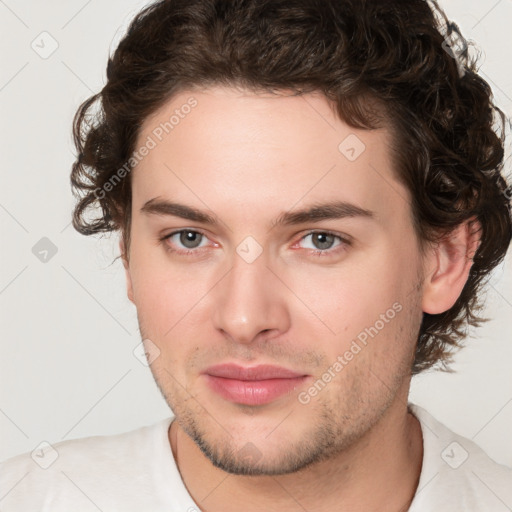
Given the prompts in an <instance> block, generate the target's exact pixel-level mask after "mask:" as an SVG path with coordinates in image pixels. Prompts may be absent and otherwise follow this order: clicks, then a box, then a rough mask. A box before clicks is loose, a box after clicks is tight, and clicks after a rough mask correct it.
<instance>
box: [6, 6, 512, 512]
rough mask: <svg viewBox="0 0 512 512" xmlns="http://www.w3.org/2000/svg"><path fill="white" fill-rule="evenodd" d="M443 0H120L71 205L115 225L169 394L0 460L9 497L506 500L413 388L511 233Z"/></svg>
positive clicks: (472, 449) (487, 120)
mask: <svg viewBox="0 0 512 512" xmlns="http://www.w3.org/2000/svg"><path fill="white" fill-rule="evenodd" d="M440 12H441V11H439V10H438V11H437V14H439V13H440ZM437 19H438V18H436V17H435V15H434V13H433V11H432V10H431V8H430V7H429V5H428V4H427V3H425V2H424V1H423V0H412V1H411V0H408V1H389V2H377V1H368V2H360V1H355V0H353V1H349V0H322V1H316V0H293V1H290V0H286V1H284V0H238V1H233V2H222V1H216V0H186V1H185V0H169V1H161V2H157V3H155V4H153V5H151V6H149V7H147V8H146V9H145V10H144V11H142V12H141V13H140V14H139V15H138V16H137V17H136V19H135V20H134V21H133V23H132V24H131V26H130V28H129V30H128V33H127V35H126V36H125V38H124V39H123V40H122V41H121V43H120V44H119V47H118V48H117V50H116V52H115V54H114V55H113V57H112V58H111V60H109V64H108V70H107V78H108V82H107V84H106V86H105V87H104V89H103V90H102V91H101V92H100V93H99V94H98V95H96V96H94V97H92V98H90V99H89V100H88V101H87V102H85V103H84V104H83V105H82V106H81V108H80V110H79V111H78V113H77V116H76V119H75V141H76V144H77V149H78V154H79V156H78V159H77V161H76V163H75V165H74V168H73V171H72V184H73V187H74V190H75V192H76V193H77V195H78V196H79V202H78V204H77V208H76V210H75V216H74V224H75V227H76V228H77V229H78V230H79V231H80V232H82V233H84V234H92V233H97V232H101V231H115V230H119V231H120V233H121V241H120V252H121V256H122V259H123V263H124V266H125V269H126V277H127V291H128V297H129V299H130V300H131V301H132V302H133V303H134V304H135V305H136V307H137V314H138V321H139V326H140V330H141V334H142V338H143V342H144V345H145V348H146V353H147V357H148V361H149V362H150V363H151V370H152V373H153V375H154V377H155V380H156V382H157V384H158V386H159V388H160V390H161V392H162V394H163V396H164V398H165V399H166V401H167V402H168V404H169V406H170V407H171V409H172V411H173V414H174V415H173V417H172V418H170V419H169V420H165V421H163V422H161V423H159V424H157V425H154V426H151V427H145V428H142V429H139V430H137V431H134V432H129V433H126V434H122V435H118V436H111V437H96V438H88V439H83V440H76V441H67V442H64V443H59V444H57V445H55V447H54V448H55V449H56V450H57V451H58V452H59V458H58V459H57V460H56V461H55V462H54V463H53V464H51V465H50V466H49V467H47V468H46V469H42V468H36V467H34V464H33V462H32V461H31V459H30V457H28V456H26V455H25V456H19V457H16V458H14V459H11V460H10V461H8V462H6V463H5V464H4V465H3V467H2V480H1V483H2V492H3V493H4V494H5V492H7V491H8V494H7V495H6V496H5V498H4V500H3V501H2V502H1V504H2V510H5V511H9V510H51V511H56V510H74V511H82V510H84V511H85V510H103V511H110V510H119V511H131V510H133V511H135V510H137V511H142V510H143V511H160V510H162V511H163V510H167V511H169V510H173V511H198V510H204V511H222V512H229V511H239V510H244V511H254V510H258V511H261V510H265V511H272V510H280V511H288V510H290V511H292V510H294V511H295V510H306V511H324V510H354V511H383V512H384V511H389V512H391V511H393V512H398V511H406V510H409V511H413V512H420V511H427V510H428V511H430V510H435V511H455V510H464V511H481V510H491V511H505V510H511V509H512V485H511V484H512V470H510V469H509V468H506V467H504V466H500V465H498V464H496V463H494V462H493V461H492V460H491V459H490V458H488V457H487V456H486V455H485V454H484V453H483V452H482V451H481V450H480V449H479V448H478V447H477V446H476V445H474V444H473V443H472V442H471V441H469V440H467V439H464V438H462V437H460V436H457V435H456V434H454V433H452V432H450V431H449V430H448V429H447V428H446V427H444V426H443V425H441V424H440V423H438V422H437V421H436V420H435V419H434V418H432V417H431V416H430V415H429V414H428V413H427V412H426V411H424V410H422V409H421V408H419V407H417V406H415V405H413V404H409V403H408V392H409V385H410V380H411V376H412V374H414V373H418V372H420V371H423V370H425V369H427V368H430V367H432V366H435V365H440V366H443V365H446V364H447V363H448V362H449V359H450V354H451V352H452V350H453V349H454V348H456V347H457V346H458V345H459V343H460V341H461V339H462V338H463V337H464V329H465V327H467V325H475V324H477V323H478V310H479V305H480V301H479V298H480V294H479V293H480V289H481V283H482V280H483V279H484V278H485V276H487V275H488V273H489V272H490V271H491V270H492V269H493V268H494V267H495V266H496V264H497V263H499V262H500V261H501V260H502V259H503V257H504V255H505V253H506V250H507V248H508V246H509V244H510V240H511V236H512V225H511V217H510V194H509V189H507V186H506V183H505V181H504V179H503V177H502V175H501V171H502V167H503V140H502V138H501V137H500V134H499V133H498V132H497V131H495V129H494V128H495V125H494V124H493V122H494V121H496V120H499V119H500V116H499V114H500V111H499V110H498V109H497V108H496V107H495V106H494V105H493V103H492V101H491V98H490V90H489V88H488V86H487V85H486V83H485V82H484V81H483V80H482V79H481V78H480V77H479V76H478V74H477V73H476V71H475V65H474V63H472V62H470V60H469V57H468V54H467V51H466V50H463V51H462V52H459V51H455V49H454V48H455V46H456V43H457V41H459V42H460V41H463V39H462V38H461V36H460V34H458V31H457V30H456V28H454V27H453V26H452V25H446V23H445V24H444V25H443V24H442V23H441V22H440V21H436V20H437ZM441 19H442V18H441ZM443 27H444V29H446V28H447V27H448V31H449V32H450V31H451V36H452V45H450V44H448V43H447V41H450V39H446V35H445V34H443V33H442V29H443ZM456 36H458V37H459V39H458V40H456V39H455V37H456ZM98 101H99V102H100V104H101V107H102V110H101V111H100V112H99V113H98V114H97V115H96V116H95V117H94V118H93V119H92V121H91V119H90V117H91V112H92V111H93V108H94V106H95V105H96V103H97V102H98ZM493 113H494V114H496V115H493ZM501 120H502V118H501ZM95 206H99V207H100V213H99V216H96V217H95V218H90V217H88V216H87V214H88V212H89V211H90V209H91V207H95ZM96 215H98V213H97V212H96ZM45 456H46V454H45V453H44V452H43V453H41V458H42V459H44V458H45Z"/></svg>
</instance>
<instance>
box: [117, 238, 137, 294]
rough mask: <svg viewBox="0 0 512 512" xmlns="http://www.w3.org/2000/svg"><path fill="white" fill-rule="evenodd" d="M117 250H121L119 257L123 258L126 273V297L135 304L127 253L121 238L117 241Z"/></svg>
mask: <svg viewBox="0 0 512 512" xmlns="http://www.w3.org/2000/svg"><path fill="white" fill-rule="evenodd" d="M119 251H120V252H121V259H122V260H123V266H124V271H125V275H126V294H127V295H128V299H130V301H131V302H133V303H134V304H135V302H134V300H133V286H132V276H131V273H130V263H129V259H128V253H127V252H126V246H125V243H124V240H123V239H122V238H121V240H120V241H119Z"/></svg>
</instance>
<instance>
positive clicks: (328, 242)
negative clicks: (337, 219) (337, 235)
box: [315, 233, 334, 249]
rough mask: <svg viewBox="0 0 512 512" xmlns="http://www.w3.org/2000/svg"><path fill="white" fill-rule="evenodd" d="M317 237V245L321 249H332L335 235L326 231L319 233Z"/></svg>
mask: <svg viewBox="0 0 512 512" xmlns="http://www.w3.org/2000/svg"><path fill="white" fill-rule="evenodd" d="M315 237H316V245H317V247H318V248H319V249H330V247H331V246H332V244H333V242H334V237H333V235H328V234H326V233H317V234H316V235H315Z"/></svg>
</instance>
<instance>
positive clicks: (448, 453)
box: [409, 404, 512, 512]
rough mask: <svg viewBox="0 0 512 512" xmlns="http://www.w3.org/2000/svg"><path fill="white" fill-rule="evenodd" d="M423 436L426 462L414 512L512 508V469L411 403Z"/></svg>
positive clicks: (415, 499) (424, 460) (469, 511)
mask: <svg viewBox="0 0 512 512" xmlns="http://www.w3.org/2000/svg"><path fill="white" fill-rule="evenodd" d="M409 409H410V411H411V412H412V413H413V414H414V416H416V418H418V420H419V421H420V424H421V430H422V435H423V464H422V469H421V476H420V481H419V485H418V488H417V491H416V495H415V498H414V500H413V503H412V505H411V508H410V511H411V512H421V511H423V510H437V511H439V512H442V511H453V510H462V509H463V510H465V511H466V512H472V511H480V510H487V511H490V512H494V511H496V512H501V511H503V512H505V511H509V510H510V509H511V508H512V469H511V468H509V467H507V466H503V465H501V464H498V463H496V462H495V461H494V460H492V459H491V458H490V457H489V456H488V455H487V454H486V453H485V452H484V451H483V450H482V449H481V448H480V447H479V446H478V445H477V444H476V443H474V442H473V441H471V440H470V439H467V438H465V437H463V436H460V435H458V434H456V433H455V432H452V431H451V430H450V429H449V428H448V427H446V426H445V425H443V424H442V423H441V422H439V421H438V420H436V419H435V418H434V417H433V416H432V415H431V414H429V413H428V412H427V411H426V410H425V409H423V408H421V407H419V406H417V405H414V404H409Z"/></svg>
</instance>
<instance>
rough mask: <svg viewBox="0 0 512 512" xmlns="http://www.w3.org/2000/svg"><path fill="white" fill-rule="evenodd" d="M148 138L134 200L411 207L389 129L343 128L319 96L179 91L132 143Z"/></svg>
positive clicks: (248, 206) (249, 206)
mask: <svg viewBox="0 0 512 512" xmlns="http://www.w3.org/2000/svg"><path fill="white" fill-rule="evenodd" d="M145 144H147V145H150V146H151V147H152V149H151V150H150V151H149V152H148V154H147V155H146V156H145V157H144V158H143V159H142V160H141V161H140V163H139V164H138V165H137V166H136V168H135V170H134V172H133V177H132V178H133V194H134V206H137V205H139V206H140V205H141V204H142V203H143V202H145V201H148V200H150V199H152V198H153V197H157V196H159V197H169V198H173V199H176V198H177V196H178V197H179V199H181V200H188V201H189V202H192V203H193V204H194V205H195V206H198V207H204V204H201V199H204V201H206V199H208V200H210V201H212V202H213V203H215V205H216V206H217V207H218V208H220V209H222V206H223V205H224V206H225V202H226V201H229V203H230V205H231V206H233V205H239V206H240V207H241V209H242V210H243V211H244V212H245V214H246V215H248V212H250V211H252V212H254V211H255V209H256V211H259V212H261V214H264V213H266V212H268V213H269V215H270V214H271V213H272V210H275V211H276V212H277V211H278V210H279V211H281V210H289V209H290V208H292V207H293V206H294V205H295V204H298V203H301V202H302V203H314V202H317V203H318V202H320V201H326V200H327V201H328V200H345V201H349V202H351V203H354V204H356V205H358V206H360V207H362V208H368V209H372V210H375V211H377V212H379V211H382V212H383V213H385V212H384V211H387V213H388V214H391V213H393V212H394V213H397V210H399V209H400V208H402V209H403V208H404V207H406V206H408V205H407V204H406V205H403V204H402V205H400V203H403V202H404V200H405V202H406V203H407V199H406V198H407V191H406V190H405V189H404V187H403V186H402V185H401V184H400V183H399V182H398V181H397V180H396V178H395V173H394V172H393V165H392V161H391V153H390V148H389V145H390V134H389V133H388V131H387V130H386V129H379V130H360V129H355V128H353V127H351V126H349V125H347V124H346V123H344V122H343V121H342V120H340V119H339V118H338V117H337V116H336V114H335V112H334V109H333V107H332V105H331V104H329V103H328V101H327V100H326V99H325V97H324V96H323V95H321V94H319V93H312V94H306V95H301V96H297V95H295V96H292V95H289V94H285V93H280V94H270V93H265V94H263V93H255V92H249V91H243V90H237V89H232V88H221V87H217V88H211V89H206V90H202V91H197V90H194V91H192V90H191V91H183V92H181V93H179V94H177V95H176V96H174V97H173V98H172V99H171V100H169V101H168V103H166V104H165V105H164V106H163V107H162V108H161V109H159V110H158V111H157V112H156V113H155V114H153V115H152V116H151V117H149V118H148V119H146V121H145V122H144V124H143V126H142V129H141V132H140V134H139V138H138V141H137V147H141V146H143V145H145ZM208 206H210V207H211V208H212V209H213V208H214V205H213V204H212V205H208ZM262 206H263V207H264V208H263V209H262Z"/></svg>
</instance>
